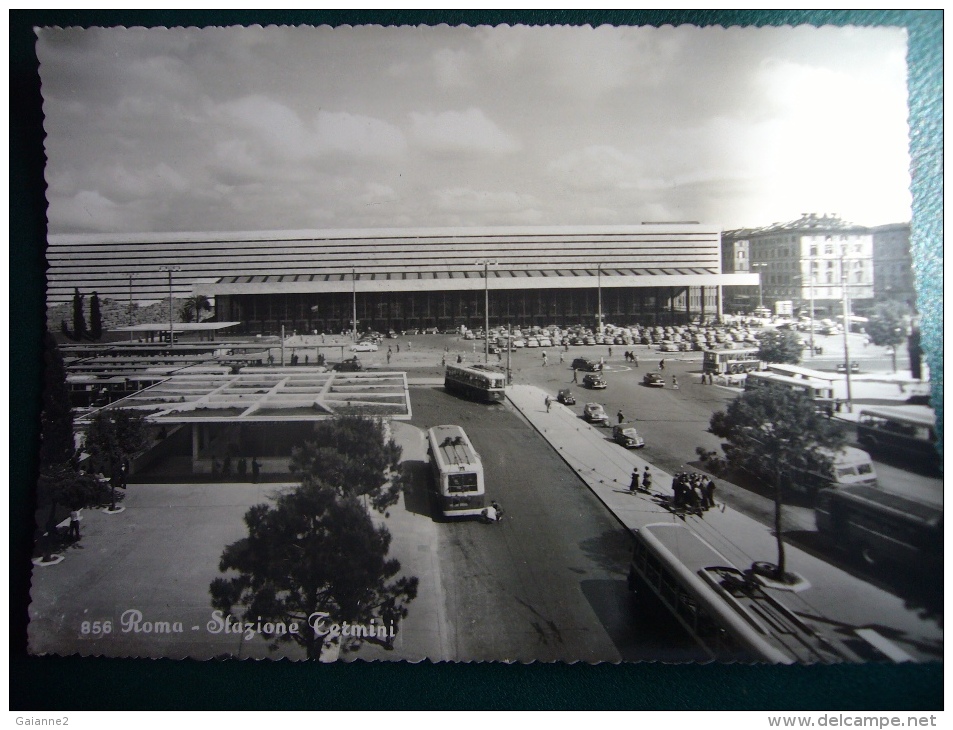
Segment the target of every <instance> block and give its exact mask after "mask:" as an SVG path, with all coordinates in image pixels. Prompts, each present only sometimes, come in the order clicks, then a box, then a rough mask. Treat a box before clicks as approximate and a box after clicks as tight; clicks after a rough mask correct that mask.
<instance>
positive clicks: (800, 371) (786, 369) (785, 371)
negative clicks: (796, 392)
mask: <svg viewBox="0 0 953 730" xmlns="http://www.w3.org/2000/svg"><path fill="white" fill-rule="evenodd" d="M768 370H770V371H771V372H773V373H777V374H778V375H787V376H789V377H802V378H810V379H813V380H825V381H827V382H834V381H835V380H842V378H841V377H840V376H835V375H831V373H825V372H822V371H820V370H812V369H811V368H802V367H801V366H800V365H786V364H783V363H770V362H769V363H768Z"/></svg>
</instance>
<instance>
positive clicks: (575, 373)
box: [572, 368, 579, 383]
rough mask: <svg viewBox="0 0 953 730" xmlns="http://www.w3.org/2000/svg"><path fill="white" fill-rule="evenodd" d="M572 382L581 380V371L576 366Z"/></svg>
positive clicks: (573, 370)
mask: <svg viewBox="0 0 953 730" xmlns="http://www.w3.org/2000/svg"><path fill="white" fill-rule="evenodd" d="M572 382H574V383H578V382H579V371H578V370H576V368H573V369H572Z"/></svg>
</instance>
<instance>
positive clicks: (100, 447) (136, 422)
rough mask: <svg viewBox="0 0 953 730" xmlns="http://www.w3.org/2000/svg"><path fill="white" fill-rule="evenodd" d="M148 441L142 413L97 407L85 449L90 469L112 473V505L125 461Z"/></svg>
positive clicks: (110, 475)
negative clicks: (98, 408) (87, 453)
mask: <svg viewBox="0 0 953 730" xmlns="http://www.w3.org/2000/svg"><path fill="white" fill-rule="evenodd" d="M146 442H147V433H146V420H145V417H144V416H143V415H142V414H141V413H137V412H136V411H132V410H129V409H125V408H111V409H107V410H101V411H98V412H97V413H96V414H95V415H94V416H93V418H92V420H91V421H90V424H89V428H88V430H87V431H86V450H87V451H88V452H89V458H90V469H91V471H93V472H94V473H95V472H102V473H103V474H105V475H106V476H108V477H109V481H110V495H111V507H110V508H111V509H115V508H116V482H117V481H118V480H119V479H120V474H121V470H122V468H123V465H124V464H128V462H129V460H130V459H132V457H134V456H135V455H136V454H137V453H138V452H139V451H141V450H142V449H143V448H144V447H145V445H146Z"/></svg>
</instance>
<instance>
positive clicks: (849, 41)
mask: <svg viewBox="0 0 953 730" xmlns="http://www.w3.org/2000/svg"><path fill="white" fill-rule="evenodd" d="M37 51H38V55H39V58H40V62H41V69H40V73H41V78H42V83H43V96H44V113H45V115H46V122H45V125H46V132H47V135H48V137H47V154H48V160H49V162H48V168H47V183H48V186H49V189H48V193H47V195H48V199H49V204H50V205H49V221H50V232H51V233H83V232H89V233H112V232H117V233H137V232H159V233H161V232H176V231H249V230H252V231H253V230H297V229H314V228H323V229H338V228H381V227H387V228H390V227H403V226H414V227H417V226H422V227H429V226H483V225H536V224H539V225H560V224H632V223H640V222H643V221H685V220H695V221H700V222H702V223H708V224H713V225H721V226H723V227H725V228H734V227H743V226H760V225H767V224H770V223H772V222H775V221H785V220H791V219H794V218H797V217H798V216H799V215H800V214H801V213H802V212H818V213H825V212H826V213H837V214H838V215H840V216H841V217H842V218H844V219H846V220H849V221H851V222H855V223H859V224H862V225H878V224H882V223H893V222H900V221H907V220H909V219H910V194H909V185H910V178H909V172H908V170H909V157H908V152H907V137H908V131H907V91H906V63H905V54H906V36H905V32H904V31H903V30H902V29H891V28H880V29H871V28H868V29H860V28H856V29H850V28H823V29H817V28H810V27H806V28H797V29H791V28H763V29H756V28H732V29H727V30H725V29H721V28H708V29H696V28H690V27H680V28H672V27H665V28H661V29H655V28H621V29H619V28H612V27H601V28H598V29H595V30H593V29H589V28H524V27H515V28H507V27H501V28H449V27H445V26H443V27H435V28H417V29H415V28H375V27H358V28H338V29H330V28H326V27H325V28H307V29H305V28H299V29H292V28H283V29H275V28H271V29H261V28H255V29H243V28H229V29H205V30H201V29H177V30H161V29H158V30H147V29H133V30H125V29H98V30H96V29H94V30H80V29H69V30H53V29H46V30H42V31H41V32H40V35H39V42H38V46H37Z"/></svg>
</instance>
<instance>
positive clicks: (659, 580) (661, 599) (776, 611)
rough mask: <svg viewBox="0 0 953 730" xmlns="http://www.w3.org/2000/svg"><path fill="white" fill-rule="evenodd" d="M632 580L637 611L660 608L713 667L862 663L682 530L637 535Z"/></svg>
mask: <svg viewBox="0 0 953 730" xmlns="http://www.w3.org/2000/svg"><path fill="white" fill-rule="evenodd" d="M628 580H629V589H630V590H632V591H634V592H635V594H636V600H638V601H639V603H640V605H641V604H648V605H647V607H648V606H651V605H652V604H653V603H654V604H655V605H661V606H662V607H663V608H664V609H665V610H666V611H667V612H668V613H670V614H671V615H672V616H673V617H674V618H675V619H676V620H677V621H678V623H679V624H681V626H682V627H683V628H684V629H685V630H686V631H687V632H688V633H689V634H690V635H691V637H692V638H693V639H694V640H695V641H696V642H697V643H698V645H699V646H701V647H702V649H704V650H705V652H706V653H707V654H708V655H709V656H710V657H711V658H712V659H716V660H720V661H766V662H772V663H776V664H793V663H795V662H800V663H817V662H823V663H833V662H843V661H856V660H857V659H858V657H857V656H856V655H854V654H853V652H851V651H850V650H849V649H848V648H847V647H845V646H844V645H843V644H841V643H840V642H838V641H837V640H836V639H834V638H833V637H832V636H823V635H821V634H819V633H818V631H817V630H815V629H812V628H811V627H810V626H808V625H807V624H806V623H805V622H804V621H803V620H802V619H801V618H800V617H799V616H798V615H797V614H796V613H794V612H793V611H791V610H790V609H789V608H788V607H787V606H785V605H784V604H783V603H781V602H780V601H779V600H778V599H776V598H775V597H773V596H771V595H769V594H768V592H767V591H766V590H765V588H764V587H763V586H762V585H761V583H760V582H759V581H758V580H757V578H755V577H753V576H752V575H751V574H750V573H744V572H742V571H740V570H738V569H737V568H735V567H734V566H733V565H732V564H731V563H730V562H729V561H728V559H727V558H725V557H724V556H723V555H722V554H721V553H719V552H718V551H717V550H715V548H713V547H712V546H711V545H710V544H709V543H708V542H706V541H705V540H704V539H703V538H701V537H700V536H699V535H698V534H697V533H695V532H694V531H693V530H691V529H689V528H688V527H687V526H685V525H684V524H681V523H672V522H665V523H654V524H647V525H644V526H643V527H641V528H640V529H639V530H638V531H636V533H635V548H634V550H633V555H632V563H631V565H630V567H629V579H628Z"/></svg>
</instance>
